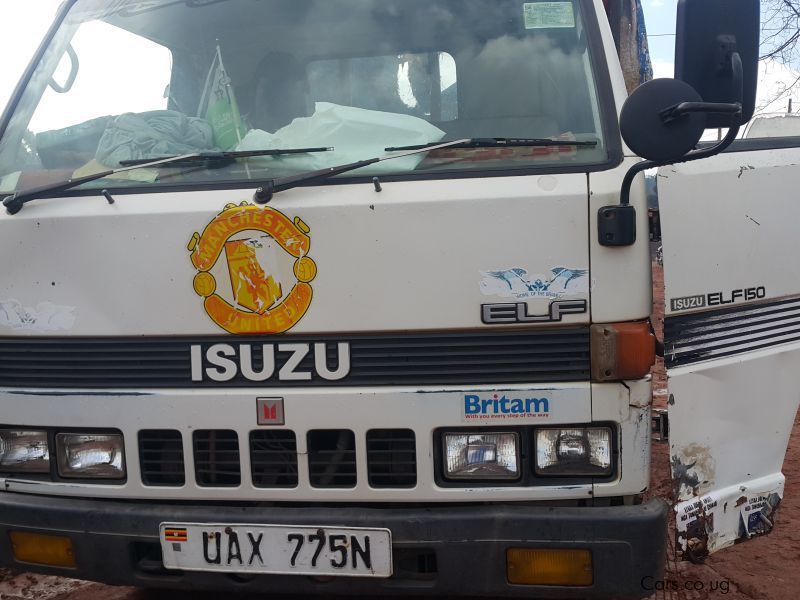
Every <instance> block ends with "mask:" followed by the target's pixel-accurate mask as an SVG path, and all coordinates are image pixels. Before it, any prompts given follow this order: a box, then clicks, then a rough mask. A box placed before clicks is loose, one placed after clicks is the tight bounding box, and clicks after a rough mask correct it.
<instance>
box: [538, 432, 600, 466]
mask: <svg viewBox="0 0 800 600" xmlns="http://www.w3.org/2000/svg"><path fill="white" fill-rule="evenodd" d="M612 466H613V465H612V461H611V428H610V427H581V428H569V429H537V430H536V474H537V475H560V476H564V477H571V476H580V475H583V476H594V477H606V476H608V475H611V471H612Z"/></svg>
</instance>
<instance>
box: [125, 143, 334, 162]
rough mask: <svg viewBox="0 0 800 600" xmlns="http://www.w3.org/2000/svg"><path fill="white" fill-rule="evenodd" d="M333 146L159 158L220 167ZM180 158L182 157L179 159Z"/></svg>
mask: <svg viewBox="0 0 800 600" xmlns="http://www.w3.org/2000/svg"><path fill="white" fill-rule="evenodd" d="M332 150H333V148H322V147H320V148H276V149H270V150H236V151H232V152H198V153H197V154H192V155H188V156H184V157H178V156H163V157H160V158H159V159H158V160H171V159H175V160H173V161H172V162H171V163H170V164H171V165H173V166H176V167H180V166H184V165H191V166H196V165H197V164H198V163H201V164H203V163H205V164H207V165H208V166H211V167H220V166H224V165H226V164H228V163H232V162H233V161H235V160H236V159H237V158H251V157H256V156H283V155H287V154H311V153H313V152H331V151H332ZM178 158H181V160H180V161H179V160H178ZM152 161H153V159H152V158H140V159H135V160H121V161H119V164H120V165H121V166H123V167H131V166H140V165H144V164H145V163H148V162H152Z"/></svg>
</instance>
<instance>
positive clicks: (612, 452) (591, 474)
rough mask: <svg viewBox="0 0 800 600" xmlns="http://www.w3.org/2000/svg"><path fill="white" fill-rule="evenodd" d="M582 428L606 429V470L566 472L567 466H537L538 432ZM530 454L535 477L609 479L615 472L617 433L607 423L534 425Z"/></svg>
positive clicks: (550, 478) (549, 478)
mask: <svg viewBox="0 0 800 600" xmlns="http://www.w3.org/2000/svg"><path fill="white" fill-rule="evenodd" d="M575 430H584V431H585V432H588V431H590V430H608V436H609V459H610V460H609V467H608V468H607V469H606V470H596V471H591V470H589V469H586V470H584V471H574V472H571V473H570V472H568V470H567V468H566V467H565V468H562V470H561V471H558V470H556V469H552V470H550V471H545V470H542V469H540V468H539V433H540V432H543V431H558V432H564V431H575ZM532 442H533V444H532V446H533V448H532V456H531V467H532V469H533V473H534V476H535V477H536V478H545V479H547V480H553V479H559V480H561V479H588V480H591V481H609V480H612V479H613V478H614V477H616V473H617V460H618V452H617V435H616V428H615V427H614V426H613V425H611V424H608V423H583V424H579V425H549V426H546V427H536V428H535V429H534V431H533V439H532Z"/></svg>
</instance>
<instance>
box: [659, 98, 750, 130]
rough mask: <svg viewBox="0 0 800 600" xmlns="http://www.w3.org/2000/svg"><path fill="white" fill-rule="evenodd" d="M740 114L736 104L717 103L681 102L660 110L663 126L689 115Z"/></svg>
mask: <svg viewBox="0 0 800 600" xmlns="http://www.w3.org/2000/svg"><path fill="white" fill-rule="evenodd" d="M741 112H742V105H741V104H740V103H738V102H737V103H735V104H723V103H719V102H681V103H680V104H676V105H675V106H671V107H669V108H667V109H665V110H662V111H661V121H662V122H663V123H664V125H668V124H669V123H672V122H673V121H676V120H677V119H680V118H681V117H683V116H685V115H688V114H691V113H709V114H710V113H713V114H724V115H736V114H741Z"/></svg>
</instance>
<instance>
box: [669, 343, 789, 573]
mask: <svg viewBox="0 0 800 600" xmlns="http://www.w3.org/2000/svg"><path fill="white" fill-rule="evenodd" d="M798 373H800V345H797V344H795V345H793V346H790V347H786V348H783V349H780V350H777V349H769V350H763V351H761V352H760V353H751V354H749V355H748V357H747V360H746V361H743V360H742V358H741V357H738V358H737V357H730V358H727V359H724V360H719V361H714V362H713V363H705V364H703V365H695V366H693V367H683V368H680V369H674V370H672V371H670V375H669V377H670V381H669V385H670V393H671V396H672V398H673V400H674V403H673V404H672V405H671V406H670V409H669V412H670V462H671V467H672V477H673V482H674V486H675V499H676V504H675V507H674V508H675V516H676V526H677V548H678V551H679V553H680V554H681V556H682V558H684V559H688V560H700V559H702V558H703V557H705V556H707V555H708V554H711V553H713V552H716V551H717V550H721V549H722V548H726V547H728V546H731V545H733V544H735V543H739V542H741V541H745V540H748V539H750V538H753V537H756V536H758V535H763V534H766V533H769V532H770V531H771V530H772V528H773V526H775V524H776V522H775V518H774V517H775V512H776V510H777V509H778V506H779V505H780V502H781V500H782V498H783V487H784V476H783V474H782V473H781V467H782V465H783V459H784V456H785V454H786V448H787V445H788V441H789V436H790V434H791V430H792V426H793V423H794V419H795V414H796V412H797V408H798V400H799V398H798V391H797V390H798V385H797V384H798V381H797V374H798ZM778 526H780V522H778Z"/></svg>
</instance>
